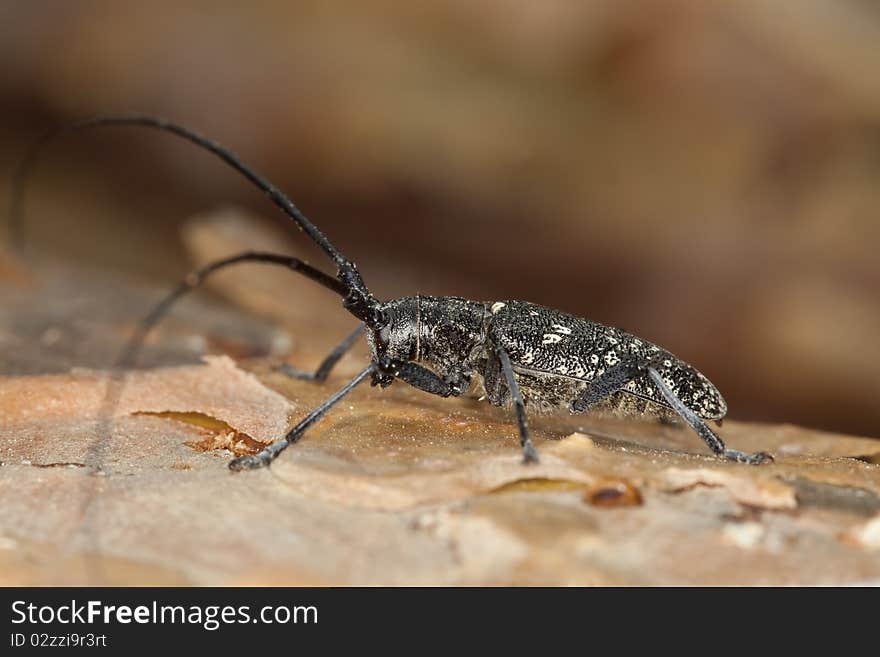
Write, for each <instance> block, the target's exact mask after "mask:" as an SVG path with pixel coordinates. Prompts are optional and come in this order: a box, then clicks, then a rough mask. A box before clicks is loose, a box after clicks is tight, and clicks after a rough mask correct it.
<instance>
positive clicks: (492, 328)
mask: <svg viewBox="0 0 880 657" xmlns="http://www.w3.org/2000/svg"><path fill="white" fill-rule="evenodd" d="M103 126H141V127H147V128H153V129H156V130H160V131H162V132H166V133H170V134H172V135H175V136H177V137H179V138H182V139H184V140H186V141H188V142H190V143H192V144H195V145H196V146H198V147H200V148H202V149H205V150H207V151H209V152H211V153H213V154H214V155H215V156H217V157H218V158H220V159H221V160H222V161H224V162H225V163H226V164H227V165H229V166H231V167H232V168H233V169H235V170H237V171H238V172H239V173H240V174H241V175H243V176H244V177H245V178H247V179H248V180H249V181H250V182H251V183H252V184H253V185H254V186H256V187H257V188H259V189H260V190H262V191H263V192H264V193H265V194H266V195H267V196H268V197H269V199H270V200H271V201H272V203H274V204H275V205H276V206H277V207H278V208H279V209H280V210H281V211H282V212H284V213H285V214H286V215H287V216H288V217H289V218H290V219H292V220H293V221H294V222H295V223H296V225H297V226H298V227H299V228H300V229H301V230H302V231H303V232H305V233H306V235H308V237H309V238H310V239H311V240H312V241H313V242H314V243H315V244H316V245H317V246H318V247H319V248H320V249H321V250H322V251H323V252H324V253H325V254H326V255H327V257H328V258H329V259H330V260H331V261H332V263H333V265H334V266H335V268H336V275H335V276H330V275H329V274H326V273H325V272H323V271H321V270H319V269H317V268H315V267H313V266H312V265H310V264H308V263H307V262H305V261H303V260H301V259H299V258H296V257H292V256H287V255H280V254H276V253H266V252H254V251H248V252H244V253H239V254H237V255H234V256H231V257H228V258H224V259H222V260H218V261H215V262H212V263H210V264H208V265H206V266H204V267H202V268H201V269H198V270H196V271H195V272H193V273H191V274H190V275H189V276H188V277H187V278H186V279H185V280H184V281H183V282H182V283H180V284H179V285H178V286H177V287H176V288H174V289H173V290H172V291H171V292H170V293H169V294H168V295H167V296H166V297H165V298H164V299H162V301H161V302H160V303H159V304H158V305H157V306H156V307H155V308H154V309H153V311H152V312H151V313H150V314H149V315H148V316H147V317H146V318H145V319H144V321H143V322H141V324H140V325H139V326H138V329H137V331H136V332H135V335H134V336H133V337H132V339H131V340H130V341H129V343H128V346H127V348H126V350H125V352H124V353H123V355H122V357H121V358H120V359H119V361H118V363H128V362H130V361H131V360H132V359H133V357H134V355H135V354H136V352H137V350H138V349H139V346H140V344H141V343H142V342H143V339H144V338H145V337H146V335H147V333H148V332H149V331H150V330H151V328H152V327H153V326H154V325H155V324H156V323H157V322H158V321H159V320H160V319H161V318H162V316H164V315H165V314H166V313H167V312H168V310H169V308H170V307H171V305H172V304H173V303H174V302H175V301H176V300H177V299H179V298H180V297H181V296H183V295H184V294H185V293H187V292H189V291H190V290H192V289H194V288H196V287H198V286H199V285H201V284H202V283H203V282H204V281H205V279H206V278H207V277H209V276H210V275H211V274H213V273H214V272H216V271H218V270H220V269H224V268H226V267H229V266H232V265H235V264H238V263H242V262H261V263H266V264H270V265H275V266H282V267H286V268H288V269H290V270H291V271H293V272H296V273H298V274H300V275H303V276H305V277H306V278H308V279H310V280H312V281H314V282H315V283H318V284H319V285H322V286H323V287H325V288H327V289H329V290H331V291H332V292H335V293H336V294H338V295H339V297H340V298H341V300H342V306H343V308H345V309H346V310H347V311H348V312H349V313H351V314H352V315H353V316H354V317H356V318H357V319H358V320H359V321H360V322H361V324H360V326H359V327H358V329H357V330H356V331H355V332H354V333H352V334H351V335H349V336H348V337H346V339H345V340H344V341H343V342H342V343H341V344H340V345H339V346H338V347H336V348H335V349H334V350H333V351H332V352H331V353H330V354H329V355H328V356H327V357H326V358H325V359H324V360H323V361H322V363H321V364H320V366H319V367H318V368H317V370H316V371H315V372H314V373H304V372H300V371H297V370H294V369H292V368H289V370H288V374H290V375H292V376H296V377H299V378H305V379H311V380H314V381H318V382H323V381H324V380H325V379H326V378H327V376H328V374H329V373H330V371H331V370H332V368H333V366H334V365H335V364H336V363H337V362H338V361H339V359H340V358H342V356H343V355H344V354H345V353H346V352H347V351H348V350H349V349H350V348H351V347H352V345H354V344H355V342H356V341H357V339H358V338H359V337H360V336H361V335H362V334H365V335H366V339H367V342H368V343H369V347H370V363H369V364H368V365H367V366H366V367H365V368H364V369H362V370H361V371H360V372H359V373H358V374H357V375H356V376H355V377H354V378H353V379H351V380H350V381H349V382H348V383H346V384H345V385H344V386H343V387H342V388H341V389H339V390H338V391H337V392H336V393H334V394H333V395H331V396H330V397H329V398H328V399H327V400H326V401H324V402H323V403H322V404H321V405H319V406H318V407H317V408H315V409H314V410H312V411H311V412H310V413H309V414H308V415H306V417H304V418H303V419H302V420H300V421H299V422H298V423H297V424H296V425H295V426H294V427H293V428H292V429H290V431H288V433H287V434H286V435H285V436H284V437H283V438H281V439H279V440H277V441H276V442H274V443H271V444H270V445H268V446H267V447H265V448H264V449H263V450H262V451H260V452H258V453H256V454H253V455H248V456H242V457H239V458H236V459H234V460H232V461H231V462H230V463H229V467H230V469H232V470H234V471H239V470H248V469H255V468H260V467H263V466H267V465H269V464H270V463H271V462H272V461H273V460H274V459H275V458H277V457H278V455H279V454H280V453H281V452H282V451H284V450H285V449H286V448H287V447H289V446H290V445H292V444H293V443H295V442H297V441H298V440H299V439H300V438H301V437H302V436H303V435H304V433H305V432H306V430H307V429H308V428H309V427H311V426H312V425H313V424H315V423H316V422H317V421H319V420H320V419H321V418H322V417H323V416H324V415H325V414H326V413H327V411H329V410H330V409H331V408H332V407H333V406H334V405H335V404H337V403H338V402H339V401H340V400H341V399H343V398H344V397H345V396H346V395H347V394H348V393H349V392H351V391H352V390H353V389H354V388H355V387H357V386H358V385H359V384H361V383H362V382H364V381H366V380H367V379H369V380H370V381H371V384H372V385H374V386H380V387H382V388H385V387H387V386H389V385H391V384H392V383H393V382H394V381H396V380H400V381H403V382H404V383H407V384H409V385H410V386H413V387H415V388H418V389H419V390H422V391H424V392H427V393H430V394H433V395H439V396H441V397H457V396H460V395H463V394H465V393H466V392H469V391H480V392H482V393H483V396H484V397H485V399H486V400H487V401H488V402H489V403H491V404H493V405H495V406H502V407H508V406H512V407H513V409H514V411H515V415H516V421H517V426H518V429H519V438H520V444H521V447H522V452H523V462H524V463H535V462H537V461H538V453H537V451H536V450H535V447H534V445H533V444H532V440H531V436H530V431H529V425H528V415H527V410H528V411H538V412H547V411H556V410H560V409H565V410H568V411H570V412H572V413H584V412H586V411H588V410H590V409H594V408H606V409H613V410H617V411H624V412H629V413H634V412H635V413H648V414H652V415H655V416H658V417H660V418H665V419H670V418H675V417H676V416H677V417H678V418H680V419H682V420H683V421H684V422H685V423H686V424H687V425H689V426H690V427H691V428H692V429H693V430H694V431H695V432H696V433H697V435H699V436H700V438H702V439H703V440H704V441H705V442H706V444H707V445H708V446H709V448H710V449H711V450H712V452H713V453H714V454H715V455H716V456H719V457H721V458H724V459H728V460H732V461H736V462H740V463H747V464H761V463H765V462H768V461H772V459H773V457H772V456H771V455H770V454H768V453H766V452H758V453H755V454H749V453H745V452H740V451H737V450H734V449H729V448H727V447H726V446H725V444H724V442H723V441H722V440H721V438H720V437H719V436H718V435H717V434H716V433H715V432H714V431H713V430H712V429H711V428H710V427H709V426H708V424H707V420H715V421H717V422H718V423H719V424H720V421H721V420H722V418H723V417H724V416H725V415H726V414H727V404H726V402H725V401H724V398H723V397H722V396H721V393H720V392H719V391H718V389H717V388H716V387H715V386H714V385H713V384H712V383H711V382H710V381H709V379H707V378H706V377H705V376H704V375H703V374H702V373H700V372H699V371H698V370H697V369H696V368H694V367H693V366H691V365H689V364H688V363H686V362H684V361H683V360H681V359H679V358H677V357H676V356H674V355H673V354H671V353H670V352H669V351H667V350H665V349H663V348H662V347H659V346H658V345H655V344H653V343H651V342H649V341H647V340H643V339H641V338H638V337H637V336H635V335H632V334H630V333H627V332H626V331H623V330H622V329H618V328H613V327H609V326H604V325H602V324H599V323H597V322H594V321H591V320H588V319H583V318H580V317H575V316H573V315H570V314H568V313H565V312H562V311H560V310H554V309H551V308H546V307H544V306H540V305H537V304H533V303H528V302H525V301H514V300H506V301H488V302H483V301H470V300H467V299H463V298H460V297H436V296H424V295H416V296H410V297H403V298H399V299H393V300H390V301H379V300H378V299H377V298H376V297H374V296H373V294H372V292H371V291H370V290H369V288H368V287H367V286H366V284H365V283H364V281H363V278H362V277H361V275H360V273H359V271H358V268H357V266H356V265H355V263H354V262H353V261H351V260H349V259H348V258H347V257H346V256H344V255H343V254H342V252H341V251H340V250H339V249H338V248H337V247H336V246H335V245H334V244H333V243H332V242H331V241H330V240H329V239H328V238H327V237H326V236H325V235H324V234H323V233H322V232H321V231H320V230H319V229H318V228H317V227H316V226H315V225H314V224H313V223H312V222H311V221H310V220H309V219H308V218H307V217H306V216H305V215H304V214H303V213H302V212H301V211H300V210H299V209H298V208H297V207H296V206H295V205H294V204H293V203H292V202H291V201H290V199H288V197H287V196H285V195H284V193H283V192H281V191H280V190H279V189H278V188H277V187H275V186H274V185H272V184H271V183H270V182H269V181H268V180H266V179H265V178H263V177H262V176H260V175H259V174H257V173H256V172H254V171H253V170H252V169H251V168H250V167H248V166H247V165H245V164H244V163H243V162H242V160H241V159H239V157H238V156H237V155H235V154H234V153H233V152H232V151H230V150H229V149H227V148H225V147H224V146H221V145H220V144H218V143H217V142H214V141H212V140H210V139H208V138H206V137H203V136H202V135H200V134H198V133H196V132H194V131H192V130H190V129H189V128H186V127H184V126H181V125H179V124H176V123H173V122H171V121H167V120H165V119H160V118H156V117H151V116H142V115H132V116H110V117H98V118H94V119H88V120H85V121H81V122H78V123H74V124H71V125H68V126H65V127H64V128H61V129H60V130H56V131H53V132H51V133H48V134H47V135H45V136H44V137H43V138H42V139H41V140H40V141H39V142H37V143H36V144H35V146H34V148H33V149H32V150H31V151H30V152H29V153H28V155H27V157H25V158H24V159H23V160H22V163H21V165H20V166H19V168H18V169H17V171H16V175H15V178H14V184H13V195H12V199H11V206H10V232H11V234H12V236H13V239H14V241H19V242H20V241H21V236H22V226H23V224H22V222H21V212H20V210H21V204H22V199H23V191H24V181H25V179H26V176H27V173H28V171H29V170H30V168H31V167H32V165H33V162H34V161H35V159H36V156H37V154H38V152H39V151H40V150H41V149H42V147H43V146H44V145H45V144H46V143H47V142H48V141H49V140H50V139H52V138H54V137H55V136H57V135H58V134H60V133H63V132H68V131H76V130H83V129H87V128H95V127H103Z"/></svg>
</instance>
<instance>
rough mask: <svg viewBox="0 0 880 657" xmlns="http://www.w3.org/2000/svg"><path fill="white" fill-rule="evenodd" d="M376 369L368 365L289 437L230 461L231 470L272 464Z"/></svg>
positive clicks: (373, 365)
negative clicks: (254, 452)
mask: <svg viewBox="0 0 880 657" xmlns="http://www.w3.org/2000/svg"><path fill="white" fill-rule="evenodd" d="M375 369H376V364H375V363H370V364H369V365H367V367H366V368H365V369H363V370H362V371H361V373H360V374H358V375H357V376H356V377H354V378H353V379H352V380H351V381H349V382H348V383H347V384H345V386H343V387H342V389H340V390H339V391H338V392H336V393H335V394H334V395H332V396H331V397H330V398H328V399H327V400H326V401H325V402H324V403H323V404H321V405H320V406H318V408H316V409H315V410H313V411H312V412H311V413H309V414H308V415H306V416H305V417H304V418H303V419H302V420H300V421H299V423H298V424H297V425H296V426H295V427H294V428H293V429H291V430H290V431H288V432H287V435H286V436H284V438H282V439H281V440H276V441H275V442H274V443H272V444H271V445H269V446H268V447H266V448H264V449H263V450H262V451H260V452H257V453H256V454H253V455H251V456H241V457H239V458H237V459H234V460H232V461H230V462H229V469H230V470H235V471H239V470H255V469H256V468H262V467H265V466H267V465H269V464H270V463H272V461H274V460H275V459H276V458H277V457H278V455H279V454H280V453H281V452H283V451H284V450H285V449H287V448H288V447H290V446H291V445H292V444H293V443H295V442H296V441H298V440H299V439H300V438H302V435H303V434H304V433H305V431H306V429H308V428H309V427H310V426H312V425H313V424H314V423H315V422H317V421H318V420H320V419H321V418H322V417H324V414H325V413H326V412H327V411H329V410H330V409H331V408H332V407H333V406H334V405H335V404H336V403H337V402H339V401H340V400H341V399H342V398H343V397H345V396H346V395H347V394H348V393H350V392H351V391H352V390H353V389H354V388H355V386H357V385H358V384H359V383H360V382H361V381H363V380H364V379H366V378H367V377H368V376H369V375H370V374H372V373H373V371H374V370H375Z"/></svg>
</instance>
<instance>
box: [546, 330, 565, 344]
mask: <svg viewBox="0 0 880 657" xmlns="http://www.w3.org/2000/svg"><path fill="white" fill-rule="evenodd" d="M560 340H562V337H561V336H559V335H556V334H555V333H545V334H544V339H543V340H541V344H556V343H557V342H559V341H560Z"/></svg>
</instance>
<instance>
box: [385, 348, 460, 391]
mask: <svg viewBox="0 0 880 657" xmlns="http://www.w3.org/2000/svg"><path fill="white" fill-rule="evenodd" d="M379 370H380V371H381V372H383V373H385V374H390V375H391V376H393V377H394V378H396V379H400V380H401V381H403V382H404V383H408V384H409V385H411V386H412V387H413V388H418V389H419V390H422V391H424V392H429V393H431V394H432V395H439V396H440V397H458V396H459V395H460V394H461V393H462V392H463V391H462V390H461V389H460V388H458V387H456V386H454V385H452V384H451V383H449V382H448V381H446V380H445V379H442V378H441V377H439V376H437V375H436V374H434V372H432V371H431V370H429V369H428V368H426V367H422V366H421V365H418V364H416V363H411V362H409V361H405V360H396V359H394V358H388V357H385V358H383V359H381V361H380V362H379Z"/></svg>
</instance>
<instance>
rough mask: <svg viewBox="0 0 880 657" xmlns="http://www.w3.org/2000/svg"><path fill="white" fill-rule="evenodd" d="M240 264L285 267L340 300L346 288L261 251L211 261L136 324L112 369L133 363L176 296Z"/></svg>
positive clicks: (288, 259) (298, 262) (302, 265)
mask: <svg viewBox="0 0 880 657" xmlns="http://www.w3.org/2000/svg"><path fill="white" fill-rule="evenodd" d="M243 262H258V263H265V264H269V265H280V266H282V267H287V268H288V269H290V270H292V271H294V272H296V273H298V274H302V275H303V276H305V277H306V278H309V279H311V280H313V281H315V282H316V283H318V284H320V285H323V286H324V287H326V288H327V289H328V290H332V291H333V292H336V294H338V295H340V296H342V297H344V296H345V295H346V294H348V288H347V287H345V285H344V284H343V283H341V282H339V281H338V280H336V279H335V278H333V277H332V276H328V275H327V274H325V273H324V272H322V271H320V270H319V269H315V268H314V267H312V266H311V265H309V264H308V263H306V262H303V261H302V260H300V259H299V258H294V257H293V256H288V255H279V254H277V253H265V252H262V251H245V252H244V253H238V254H236V255H233V256H229V257H227V258H223V259H222V260H215V261H214V262H211V263H208V264H207V265H205V266H204V267H201V268H200V269H197V270H195V271H193V272H191V273H190V274H189V275H188V276H187V277H186V278H185V279H184V280H183V281H182V282H180V283H179V284H178V285H177V286H176V287H174V289H172V290H171V291H170V292H168V294H166V295H165V296H164V297H163V298H162V300H161V301H159V303H157V304H156V305H155V306H154V307H153V309H152V310H151V311H150V314H149V315H147V316H146V317H144V319H142V320H141V321H140V322H139V323H138V325H137V327H136V328H135V331H134V333H133V334H132V336H131V337H130V338H129V340H128V342H127V343H126V345H125V348H124V349H123V350H122V352H121V353H120V355H119V356H118V357H117V359H116V362H115V363H114V364H113V369H114V370H120V369H123V368H127V367H131V366H133V365H134V364H135V359H136V357H137V354H138V352H139V351H140V348H141V345H142V344H143V343H144V340H145V339H146V337H147V335H148V334H149V333H150V331H151V330H152V329H153V328H154V327H155V326H156V324H158V323H159V320H161V319H162V318H163V317H165V315H167V314H168V310H169V309H170V308H171V306H172V305H173V304H174V303H175V302H176V301H177V300H178V299H180V297H182V296H183V295H185V294H186V293H187V292H190V291H192V290H194V289H195V288H197V287H198V286H200V285H201V284H202V283H204V282H205V279H206V278H208V277H209V276H210V275H211V274H213V273H214V272H216V271H218V270H220V269H225V268H226V267H229V266H231V265H236V264H239V263H243Z"/></svg>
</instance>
